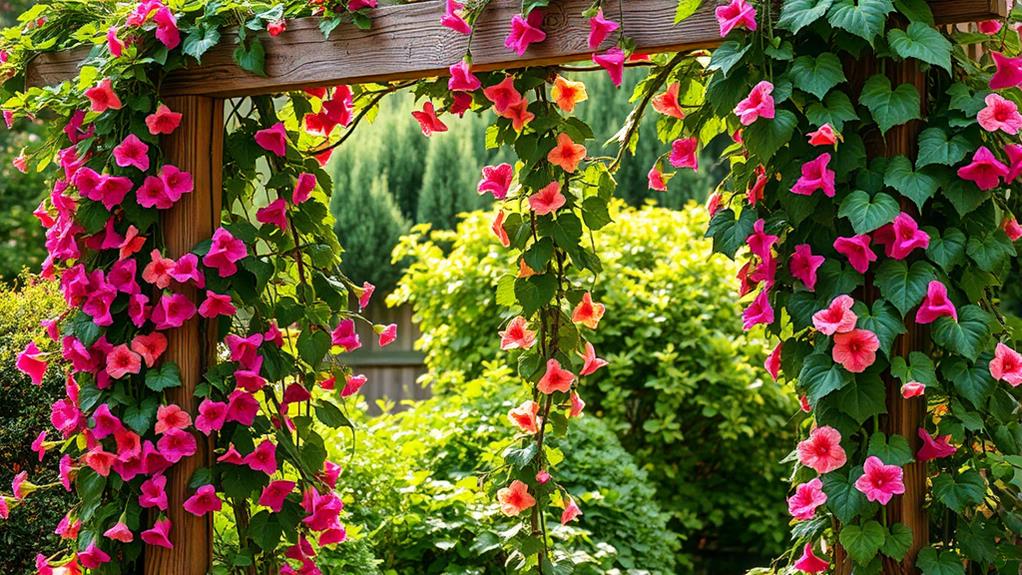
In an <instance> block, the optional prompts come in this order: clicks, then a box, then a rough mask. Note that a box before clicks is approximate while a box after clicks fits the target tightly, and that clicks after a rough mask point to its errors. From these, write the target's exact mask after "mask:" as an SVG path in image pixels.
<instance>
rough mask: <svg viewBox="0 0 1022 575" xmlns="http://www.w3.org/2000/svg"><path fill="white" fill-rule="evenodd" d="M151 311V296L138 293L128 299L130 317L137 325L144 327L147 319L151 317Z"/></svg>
mask: <svg viewBox="0 0 1022 575" xmlns="http://www.w3.org/2000/svg"><path fill="white" fill-rule="evenodd" d="M151 312H152V306H151V305H149V296H147V295H145V294H140V293H137V294H134V295H132V296H131V298H130V299H129V300H128V319H130V320H131V323H133V324H135V327H142V326H143V325H144V324H145V322H146V320H148V319H149V314H150V313H151Z"/></svg>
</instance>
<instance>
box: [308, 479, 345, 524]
mask: <svg viewBox="0 0 1022 575" xmlns="http://www.w3.org/2000/svg"><path fill="white" fill-rule="evenodd" d="M302 507H303V508H304V509H305V512H306V513H308V514H309V515H308V516H306V517H305V518H304V519H303V520H302V522H303V523H305V524H306V525H308V527H309V529H312V530H313V531H326V530H327V529H336V528H339V527H340V521H339V519H338V516H339V515H340V513H341V510H342V509H344V502H343V501H341V498H340V497H338V496H337V494H336V493H333V492H329V493H326V494H325V495H320V494H319V492H318V491H316V490H315V489H310V490H309V491H307V492H306V494H305V497H304V498H303V499H302Z"/></svg>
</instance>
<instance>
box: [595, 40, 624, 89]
mask: <svg viewBox="0 0 1022 575" xmlns="http://www.w3.org/2000/svg"><path fill="white" fill-rule="evenodd" d="M626 58H627V56H626V55H625V53H624V51H622V50H621V48H611V49H610V50H607V51H606V52H604V53H603V54H593V63H595V64H596V65H597V66H600V67H601V68H603V69H604V70H606V71H607V74H608V75H609V76H610V81H611V82H613V83H614V85H615V86H617V87H621V82H622V81H623V80H624V74H625V59H626Z"/></svg>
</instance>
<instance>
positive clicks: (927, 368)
mask: <svg viewBox="0 0 1022 575" xmlns="http://www.w3.org/2000/svg"><path fill="white" fill-rule="evenodd" d="M891 375H893V376H894V377H897V378H898V379H899V380H900V381H901V382H902V383H908V382H910V381H918V382H919V383H922V384H925V385H937V368H936V366H935V365H933V360H932V359H930V356H928V355H926V354H925V353H921V352H918V351H913V352H911V353H910V354H909V355H908V361H906V360H905V358H904V357H901V356H898V357H895V358H894V359H892V360H891Z"/></svg>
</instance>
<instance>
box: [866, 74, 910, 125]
mask: <svg viewBox="0 0 1022 575" xmlns="http://www.w3.org/2000/svg"><path fill="white" fill-rule="evenodd" d="M859 102H860V103H861V104H862V105H863V106H866V108H868V109H869V112H870V114H872V115H873V119H874V120H876V123H877V125H878V126H879V127H880V131H881V132H887V130H890V129H891V128H892V127H894V126H900V125H901V124H904V123H906V122H909V121H911V120H918V119H919V114H920V111H921V107H920V106H921V105H920V102H919V91H918V90H916V87H915V86H913V85H912V84H901V85H899V86H898V87H897V88H894V89H893V90H892V89H891V81H890V80H889V79H888V78H887V76H884V75H883V74H876V75H874V76H872V77H870V79H869V80H866V84H865V85H864V86H863V87H862V94H861V95H860V96H859Z"/></svg>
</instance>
